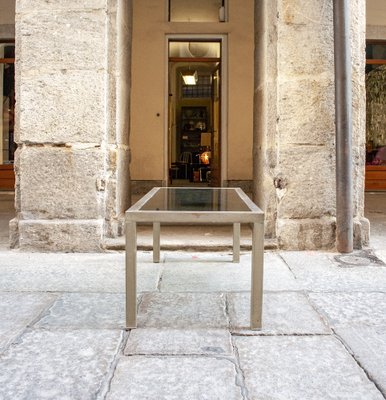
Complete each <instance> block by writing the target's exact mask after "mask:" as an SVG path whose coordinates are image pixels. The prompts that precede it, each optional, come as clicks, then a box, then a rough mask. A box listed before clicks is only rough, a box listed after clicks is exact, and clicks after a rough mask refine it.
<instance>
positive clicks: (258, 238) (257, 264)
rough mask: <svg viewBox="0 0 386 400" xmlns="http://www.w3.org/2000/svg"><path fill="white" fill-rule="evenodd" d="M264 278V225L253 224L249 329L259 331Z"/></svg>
mask: <svg viewBox="0 0 386 400" xmlns="http://www.w3.org/2000/svg"><path fill="white" fill-rule="evenodd" d="M263 278H264V225H263V224H262V223H260V224H259V223H254V224H253V231H252V277H251V329H255V330H258V329H261V324H262V308H263Z"/></svg>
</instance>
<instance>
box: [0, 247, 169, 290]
mask: <svg viewBox="0 0 386 400" xmlns="http://www.w3.org/2000/svg"><path fill="white" fill-rule="evenodd" d="M137 269H138V286H137V289H138V291H139V292H141V291H144V292H146V291H153V290H156V288H157V285H158V281H159V277H160V273H161V270H162V263H160V264H154V263H153V262H152V255H151V253H150V252H138V268H137ZM0 275H1V279H0V291H38V292H44V291H53V292H62V291H63V292H104V293H106V292H124V291H125V255H124V254H123V253H100V254H92V253H87V254H80V253H77V254H73V253H69V254H62V253H60V254H55V253H51V254H45V253H44V254H43V253H19V252H0ZM27 276H28V279H26V277H27Z"/></svg>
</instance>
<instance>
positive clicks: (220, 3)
mask: <svg viewBox="0 0 386 400" xmlns="http://www.w3.org/2000/svg"><path fill="white" fill-rule="evenodd" d="M226 20H227V18H226V8H225V0H194V1H192V0H169V21H171V22H225V21H226Z"/></svg>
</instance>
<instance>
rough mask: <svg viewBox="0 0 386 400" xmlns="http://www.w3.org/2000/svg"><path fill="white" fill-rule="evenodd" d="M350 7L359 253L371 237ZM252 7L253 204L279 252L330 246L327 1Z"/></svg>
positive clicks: (359, 19)
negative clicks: (263, 214) (262, 215)
mask: <svg viewBox="0 0 386 400" xmlns="http://www.w3.org/2000/svg"><path fill="white" fill-rule="evenodd" d="M352 3H353V4H352V6H351V13H352V14H351V25H352V33H353V37H352V47H353V49H352V54H353V117H354V126H353V146H354V149H353V151H354V160H353V163H354V199H353V202H354V216H355V222H354V224H355V233H354V235H355V244H356V246H357V247H359V246H361V245H362V244H363V243H365V242H366V240H367V236H368V224H367V220H366V219H364V218H363V197H364V196H363V193H364V191H363V180H364V140H365V130H364V124H363V123H364V118H365V106H364V95H363V93H364V58H363V54H362V51H363V45H364V39H365V37H364V24H365V17H364V8H365V7H364V6H365V4H364V3H365V2H364V0H355V1H353V2H352ZM256 7H260V9H258V8H257V12H256V15H257V20H259V24H257V29H256V35H257V40H256V44H257V46H256V49H257V51H256V55H255V59H256V64H257V65H256V84H255V114H256V115H255V141H254V162H255V168H254V192H255V193H254V194H255V196H254V197H255V201H256V202H257V203H258V204H259V205H261V206H262V207H263V208H264V209H265V212H266V231H267V233H268V236H271V237H273V236H274V234H276V237H277V239H278V243H279V246H280V247H282V248H287V249H300V250H302V249H321V248H333V247H334V246H335V227H336V219H335V215H336V209H335V125H334V120H335V111H334V101H335V98H334V65H333V54H334V50H333V22H332V0H324V1H320V0H310V1H308V2H304V1H300V0H277V1H274V2H270V1H266V0H256ZM273 8H275V9H273ZM261 21H263V25H262V24H261ZM261 26H263V28H261ZM259 35H260V36H259Z"/></svg>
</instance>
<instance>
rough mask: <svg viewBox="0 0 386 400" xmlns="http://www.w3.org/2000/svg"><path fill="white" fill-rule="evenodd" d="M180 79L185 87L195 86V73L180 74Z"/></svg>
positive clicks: (196, 76)
mask: <svg viewBox="0 0 386 400" xmlns="http://www.w3.org/2000/svg"><path fill="white" fill-rule="evenodd" d="M182 79H183V80H184V84H185V85H197V80H198V75H197V71H194V72H193V71H186V72H183V73H182Z"/></svg>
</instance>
